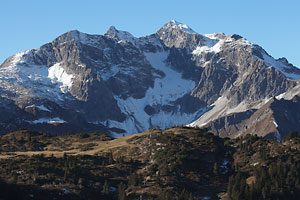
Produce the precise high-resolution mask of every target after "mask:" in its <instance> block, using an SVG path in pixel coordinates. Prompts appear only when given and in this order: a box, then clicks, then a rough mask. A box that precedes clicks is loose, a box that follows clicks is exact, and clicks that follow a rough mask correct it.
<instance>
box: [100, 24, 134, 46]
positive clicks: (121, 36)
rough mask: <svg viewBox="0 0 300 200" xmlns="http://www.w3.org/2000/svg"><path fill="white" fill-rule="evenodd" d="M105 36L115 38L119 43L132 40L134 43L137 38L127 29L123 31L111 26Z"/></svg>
mask: <svg viewBox="0 0 300 200" xmlns="http://www.w3.org/2000/svg"><path fill="white" fill-rule="evenodd" d="M104 36H106V37H108V38H111V39H114V40H115V41H117V42H118V43H121V42H122V43H127V42H131V43H132V44H135V40H136V38H135V37H134V36H133V35H132V34H131V33H129V32H127V31H121V30H118V29H116V27H114V26H111V27H110V28H109V29H108V31H107V32H106V33H105V34H104Z"/></svg>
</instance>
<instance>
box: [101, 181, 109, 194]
mask: <svg viewBox="0 0 300 200" xmlns="http://www.w3.org/2000/svg"><path fill="white" fill-rule="evenodd" d="M102 192H103V194H104V195H108V194H109V184H108V182H107V180H105V182H104V185H103V191H102Z"/></svg>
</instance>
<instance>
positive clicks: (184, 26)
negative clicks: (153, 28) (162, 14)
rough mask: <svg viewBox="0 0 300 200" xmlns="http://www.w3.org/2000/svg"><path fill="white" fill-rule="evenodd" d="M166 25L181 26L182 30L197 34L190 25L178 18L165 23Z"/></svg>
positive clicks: (169, 26) (171, 26) (170, 26)
mask: <svg viewBox="0 0 300 200" xmlns="http://www.w3.org/2000/svg"><path fill="white" fill-rule="evenodd" d="M164 27H166V28H176V27H178V28H180V29H181V30H183V31H185V32H188V33H190V34H197V33H196V32H195V31H194V30H193V29H191V28H190V27H189V26H188V25H186V24H182V23H180V22H178V21H176V20H171V21H170V22H168V23H167V24H165V25H164Z"/></svg>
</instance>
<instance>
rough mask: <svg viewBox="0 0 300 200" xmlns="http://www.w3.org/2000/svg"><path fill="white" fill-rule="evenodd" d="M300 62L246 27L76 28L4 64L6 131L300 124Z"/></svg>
mask: <svg viewBox="0 0 300 200" xmlns="http://www.w3.org/2000/svg"><path fill="white" fill-rule="evenodd" d="M299 78H300V69H299V68H297V67H295V66H293V65H292V64H291V63H289V62H288V61H287V59H286V58H279V59H275V58H273V57H272V56H271V55H269V54H268V53H267V52H266V51H265V50H264V49H263V48H262V47H261V46H259V45H257V44H253V43H251V42H249V41H248V40H247V39H245V38H244V37H242V36H240V35H237V34H233V35H225V34H223V33H213V34H198V33H197V32H195V31H194V30H193V29H191V28H190V27H189V26H187V25H185V24H182V23H179V22H177V21H175V20H171V21H169V22H167V23H166V24H165V25H163V26H162V27H161V28H160V29H159V30H158V31H157V32H156V33H154V34H151V35H148V36H145V37H140V38H136V37H134V36H133V35H132V34H130V33H129V32H126V31H121V30H117V29H116V28H115V27H113V26H112V27H110V28H109V30H108V31H107V32H106V33H105V34H104V35H90V34H86V33H82V32H79V31H76V30H75V31H69V32H67V33H65V34H63V35H61V36H59V37H57V38H56V39H54V40H53V41H52V42H50V43H47V44H45V45H42V46H41V47H40V48H37V49H32V50H28V51H24V52H21V53H17V54H15V55H13V56H11V57H9V58H7V59H6V60H5V61H4V63H3V64H2V65H1V66H0V102H1V103H0V111H1V113H2V114H1V116H0V130H1V133H6V132H9V131H13V130H17V129H20V128H26V129H31V130H36V131H44V132H49V133H52V134H63V133H67V132H92V131H99V132H102V131H105V132H108V133H110V134H111V135H113V136H121V135H128V134H132V133H136V132H141V131H145V130H147V129H149V128H161V129H164V128H168V127H172V126H180V125H186V126H194V127H201V128H203V127H205V128H207V129H208V130H210V131H211V132H213V133H215V134H216V135H219V136H221V137H231V138H235V137H239V136H242V135H245V134H248V133H250V134H257V135H259V136H265V137H276V138H277V139H278V140H281V139H282V138H283V136H284V135H286V134H288V133H289V132H291V131H297V130H299V128H300V125H299V124H300V123H299V122H300V106H299V104H300V102H299V101H300V99H299V96H298V94H299V93H300V83H299V80H298V79H299Z"/></svg>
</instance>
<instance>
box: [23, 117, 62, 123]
mask: <svg viewBox="0 0 300 200" xmlns="http://www.w3.org/2000/svg"><path fill="white" fill-rule="evenodd" d="M27 122H29V123H30V124H55V123H59V124H64V123H67V122H66V121H65V120H63V119H61V118H59V117H55V118H40V119H37V120H34V121H27Z"/></svg>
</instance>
